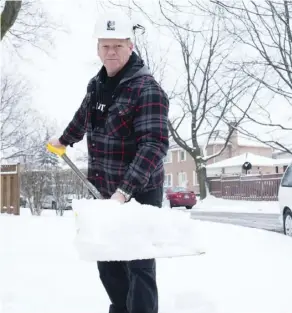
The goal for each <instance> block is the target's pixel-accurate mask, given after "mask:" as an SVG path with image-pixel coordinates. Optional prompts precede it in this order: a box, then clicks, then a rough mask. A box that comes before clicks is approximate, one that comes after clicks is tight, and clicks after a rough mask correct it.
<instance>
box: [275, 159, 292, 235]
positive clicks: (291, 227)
mask: <svg viewBox="0 0 292 313" xmlns="http://www.w3.org/2000/svg"><path fill="white" fill-rule="evenodd" d="M278 199H279V204H280V222H281V224H282V226H283V229H284V234H285V235H288V236H291V237H292V164H290V165H289V166H288V167H287V169H286V171H285V173H284V175H283V178H282V180H281V185H280V188H279V194H278Z"/></svg>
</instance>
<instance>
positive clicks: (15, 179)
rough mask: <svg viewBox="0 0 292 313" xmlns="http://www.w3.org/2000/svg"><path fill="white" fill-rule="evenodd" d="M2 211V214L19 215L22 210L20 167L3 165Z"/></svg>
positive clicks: (1, 181) (1, 171) (0, 194)
mask: <svg viewBox="0 0 292 313" xmlns="http://www.w3.org/2000/svg"><path fill="white" fill-rule="evenodd" d="M0 176H1V180H0V184H1V186H0V187H1V188H0V192H1V193H0V209H1V213H8V214H14V215H19V213H20V210H19V207H20V166H19V164H13V165H12V164H11V165H1V169H0Z"/></svg>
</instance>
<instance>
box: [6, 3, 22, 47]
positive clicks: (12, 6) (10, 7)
mask: <svg viewBox="0 0 292 313" xmlns="http://www.w3.org/2000/svg"><path fill="white" fill-rule="evenodd" d="M21 4H22V3H21V1H5V5H4V8H3V11H2V13H1V41H2V39H3V37H4V36H5V34H6V33H7V32H8V31H9V29H10V28H11V27H12V26H13V25H14V23H15V21H16V19H17V16H18V14H19V11H20V8H21Z"/></svg>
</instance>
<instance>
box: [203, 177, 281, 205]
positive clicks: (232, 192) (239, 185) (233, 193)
mask: <svg viewBox="0 0 292 313" xmlns="http://www.w3.org/2000/svg"><path fill="white" fill-rule="evenodd" d="M282 175H283V174H270V175H253V176H250V175H247V176H229V177H212V178H209V179H208V183H209V189H210V194H212V195H213V196H215V197H218V198H224V199H232V200H251V201H276V200H278V190H279V186H280V182H281V178H282Z"/></svg>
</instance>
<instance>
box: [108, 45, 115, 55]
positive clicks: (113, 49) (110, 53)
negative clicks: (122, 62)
mask: <svg viewBox="0 0 292 313" xmlns="http://www.w3.org/2000/svg"><path fill="white" fill-rule="evenodd" d="M108 54H109V55H115V54H116V50H115V48H114V47H109V49H108Z"/></svg>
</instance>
